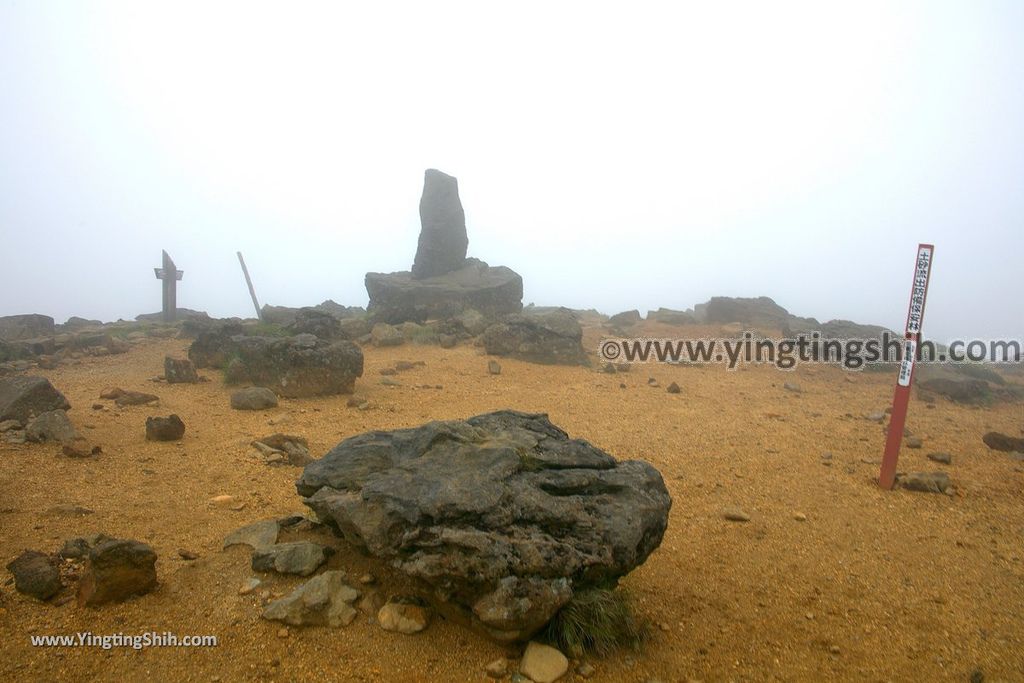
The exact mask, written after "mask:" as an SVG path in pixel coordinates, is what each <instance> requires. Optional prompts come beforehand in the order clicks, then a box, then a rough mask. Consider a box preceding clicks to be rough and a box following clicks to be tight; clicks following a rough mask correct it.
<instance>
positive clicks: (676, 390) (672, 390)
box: [666, 382, 680, 394]
mask: <svg viewBox="0 0 1024 683" xmlns="http://www.w3.org/2000/svg"><path fill="white" fill-rule="evenodd" d="M666 391H667V392H668V393H670V394H678V393H679V392H680V389H679V385H678V384H676V383H675V382H672V384H669V385H668V388H667V389H666Z"/></svg>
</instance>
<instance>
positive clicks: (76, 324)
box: [64, 315, 103, 332]
mask: <svg viewBox="0 0 1024 683" xmlns="http://www.w3.org/2000/svg"><path fill="white" fill-rule="evenodd" d="M102 325H103V321H101V320H89V319H87V318H80V317H78V316H77V315H73V316H71V317H70V318H68V319H67V322H65V323H64V331H66V332H70V331H73V330H80V329H82V328H83V327H100V326H102Z"/></svg>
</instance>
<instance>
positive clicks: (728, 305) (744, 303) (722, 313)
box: [704, 296, 789, 329]
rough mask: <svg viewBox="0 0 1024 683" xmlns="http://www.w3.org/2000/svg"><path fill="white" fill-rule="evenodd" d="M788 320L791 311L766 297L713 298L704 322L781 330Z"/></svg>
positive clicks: (707, 306)
mask: <svg viewBox="0 0 1024 683" xmlns="http://www.w3.org/2000/svg"><path fill="white" fill-rule="evenodd" d="M788 319H789V311H787V310H786V309H785V308H783V307H782V306H779V305H778V304H777V303H775V302H774V301H772V300H771V299H770V298H768V297H766V296H760V297H757V298H742V297H738V298H733V297H728V296H713V297H711V299H710V300H709V301H708V302H707V304H706V308H705V309H704V321H705V322H708V323H743V324H744V325H763V326H765V327H773V328H776V329H781V328H782V326H783V325H784V324H785V323H786V321H787V320H788Z"/></svg>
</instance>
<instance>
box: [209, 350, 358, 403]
mask: <svg viewBox="0 0 1024 683" xmlns="http://www.w3.org/2000/svg"><path fill="white" fill-rule="evenodd" d="M197 341H198V340H197ZM231 341H232V344H233V353H234V356H235V357H236V358H237V359H238V367H237V368H236V369H235V370H234V372H235V373H236V375H235V376H236V377H237V378H244V379H247V380H248V381H250V382H252V383H253V384H255V385H257V386H261V387H266V388H268V389H270V390H272V391H273V392H274V393H275V394H277V395H278V396H284V397H287V398H298V397H304V396H324V395H330V394H351V393H352V391H353V389H354V388H355V382H356V378H357V377H361V376H362V374H363V352H362V350H361V349H360V348H359V347H358V346H356V345H355V344H354V343H352V342H350V341H346V340H339V341H333V342H331V341H326V340H323V339H318V338H317V337H314V336H313V335H311V334H299V335H296V336H294V337H233V338H232V340H231Z"/></svg>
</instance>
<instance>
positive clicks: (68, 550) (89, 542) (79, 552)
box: [57, 534, 113, 560]
mask: <svg viewBox="0 0 1024 683" xmlns="http://www.w3.org/2000/svg"><path fill="white" fill-rule="evenodd" d="M110 540H113V539H111V538H110V536H107V535H106V534H95V535H93V536H90V537H88V538H71V539H68V540H67V541H64V547H62V548H61V549H60V552H58V553H57V555H58V556H60V557H61V558H62V559H65V560H82V559H85V558H87V557H88V555H89V551H90V550H92V549H93V548H94V547H96V546H97V545H99V544H100V543H103V542H104V541H110Z"/></svg>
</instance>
